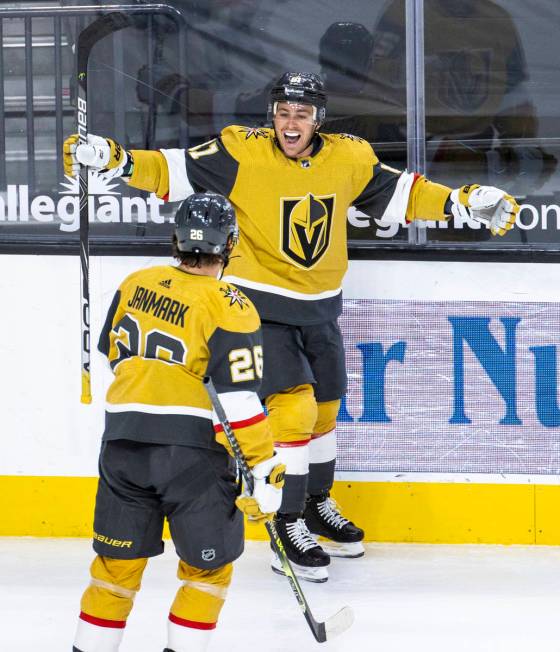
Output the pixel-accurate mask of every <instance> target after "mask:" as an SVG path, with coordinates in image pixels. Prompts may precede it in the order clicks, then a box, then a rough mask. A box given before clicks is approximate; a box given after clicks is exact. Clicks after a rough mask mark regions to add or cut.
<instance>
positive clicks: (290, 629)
mask: <svg viewBox="0 0 560 652" xmlns="http://www.w3.org/2000/svg"><path fill="white" fill-rule="evenodd" d="M166 548H167V550H166V552H165V554H164V555H162V556H161V557H157V558H155V559H153V560H151V562H150V564H149V565H148V569H147V570H146V573H145V575H144V581H143V586H142V590H141V591H140V593H139V594H138V596H137V599H136V604H135V607H134V609H133V612H132V614H131V616H130V618H129V621H128V625H127V628H126V631H125V637H124V641H123V644H122V646H121V650H122V652H149V651H154V652H161V651H162V650H163V648H164V647H165V645H164V644H165V624H166V618H167V614H168V610H169V605H170V604H171V601H172V599H173V596H174V594H175V591H176V589H177V587H178V581H177V580H176V578H175V570H176V556H175V552H174V550H173V546H172V544H171V543H170V542H167V544H166ZM92 557H93V553H92V551H91V547H90V543H89V541H87V540H85V539H32V538H4V539H1V538H0V650H1V651H2V652H55V651H56V652H64V651H65V650H66V651H68V652H70V650H71V648H72V638H73V635H74V628H75V624H76V617H77V613H78V610H79V599H80V595H81V592H82V590H83V588H84V587H85V585H86V583H87V581H88V567H89V563H90V561H91V559H92ZM269 558H270V556H269V550H268V546H267V544H266V543H262V542H250V543H248V544H247V549H246V552H245V554H244V556H243V557H242V558H241V559H240V560H239V561H238V562H237V563H236V570H235V573H234V581H233V584H232V586H231V589H230V591H229V595H228V599H227V601H226V605H225V607H224V610H223V612H222V615H221V618H220V622H219V624H218V628H217V629H216V632H215V635H214V638H213V641H212V645H211V647H210V651H209V652H218V651H221V652H226V651H227V652H296V651H297V652H303V651H307V650H310V651H316V650H324V651H325V652H364V651H367V652H369V651H371V652H376V651H379V652H428V651H429V652H459V651H462V650H465V651H466V650H468V651H469V652H498V651H499V652H559V651H560V628H559V627H558V623H559V620H560V548H554V547H544V546H534V547H529V546H510V547H503V546H482V545H481V546H473V545H468V546H435V545H408V544H369V545H368V546H367V552H366V556H365V557H364V558H362V559H357V560H343V559H333V561H332V564H331V570H330V579H329V581H328V582H327V583H326V584H319V585H313V584H309V583H307V582H304V583H302V586H303V589H304V591H305V593H306V596H307V598H308V601H309V603H310V604H311V608H312V610H313V612H314V615H315V617H316V618H317V619H324V618H325V617H328V616H329V615H331V614H332V613H334V612H335V611H337V610H338V609H339V608H340V607H342V606H343V605H345V604H348V605H351V607H352V608H353V609H354V612H355V617H356V620H355V623H354V625H353V626H352V628H351V629H350V630H349V631H347V632H346V633H345V634H343V635H342V636H340V637H339V638H337V639H334V640H333V641H330V642H327V643H324V644H318V643H316V642H315V641H314V640H313V638H312V636H311V633H310V632H309V630H308V629H307V625H306V623H305V620H304V618H303V615H302V614H301V612H300V611H299V609H298V607H297V604H296V601H295V599H294V597H293V594H292V592H291V590H290V588H289V586H288V583H287V581H286V580H285V578H282V577H279V576H277V575H274V574H273V573H272V572H271V571H270V570H269V566H268V562H269Z"/></svg>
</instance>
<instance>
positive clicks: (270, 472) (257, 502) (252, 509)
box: [235, 456, 286, 521]
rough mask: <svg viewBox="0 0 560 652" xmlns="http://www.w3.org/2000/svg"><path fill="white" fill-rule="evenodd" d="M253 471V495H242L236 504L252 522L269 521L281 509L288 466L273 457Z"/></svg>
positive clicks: (257, 465) (255, 467)
mask: <svg viewBox="0 0 560 652" xmlns="http://www.w3.org/2000/svg"><path fill="white" fill-rule="evenodd" d="M251 471H252V473H253V478H254V479H255V487H254V490H253V493H252V494H248V493H246V492H245V493H243V494H241V496H239V498H237V500H236V501H235V504H236V505H237V507H238V508H239V509H240V510H241V511H242V512H243V513H244V514H246V515H247V516H248V517H249V519H250V520H251V521H262V520H263V519H266V520H268V519H270V518H272V516H273V515H274V514H275V512H277V511H278V510H279V509H280V503H281V502H282V487H283V486H284V475H285V473H286V465H285V464H280V463H279V462H278V461H277V458H276V457H274V456H273V457H270V458H269V459H268V460H265V461H264V462H259V464H256V465H255V466H254V467H253V468H252V469H251Z"/></svg>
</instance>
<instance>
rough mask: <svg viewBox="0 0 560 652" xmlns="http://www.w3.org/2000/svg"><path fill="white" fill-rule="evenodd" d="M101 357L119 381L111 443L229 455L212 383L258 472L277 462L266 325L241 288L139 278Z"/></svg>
mask: <svg viewBox="0 0 560 652" xmlns="http://www.w3.org/2000/svg"><path fill="white" fill-rule="evenodd" d="M99 349H100V351H101V352H102V353H104V354H105V355H106V356H107V358H108V360H109V364H110V366H111V368H112V370H113V373H114V374H115V378H114V380H113V382H112V384H111V386H110V387H109V390H108V392H107V399H106V423H105V432H104V435H103V438H104V440H111V439H132V440H134V441H140V442H150V443H159V444H178V445H186V446H195V447H202V448H209V449H214V450H217V449H219V448H220V445H219V444H218V443H216V440H215V433H220V432H221V428H220V425H219V423H218V421H217V418H216V416H215V414H214V413H213V411H212V406H211V403H210V400H209V398H208V395H207V393H206V390H205V389H204V386H203V383H202V379H203V377H204V376H206V375H210V376H211V377H212V379H213V382H214V385H215V386H216V390H217V391H218V395H219V396H220V399H221V401H222V403H223V405H224V409H225V411H226V414H227V416H228V419H229V421H230V422H231V424H232V426H233V428H234V430H235V433H236V435H237V437H238V439H239V441H240V444H241V448H242V450H243V451H244V453H245V455H246V456H247V458H248V461H249V464H250V465H253V464H255V463H257V462H259V461H261V460H264V459H267V458H268V457H270V456H271V455H272V452H273V447H272V438H271V434H270V431H269V428H268V424H267V421H266V417H265V415H264V413H263V409H262V406H261V403H260V400H259V399H258V397H257V394H256V391H257V390H258V388H259V386H260V379H261V377H262V342H261V334H260V320H259V317H258V314H257V311H256V310H255V307H254V306H253V304H252V303H251V301H250V300H249V299H248V298H247V297H246V296H244V295H243V294H242V293H241V292H240V291H239V290H238V289H237V288H235V287H234V286H232V285H230V284H228V283H225V282H223V281H219V280H217V279H215V278H213V277H208V276H200V275H195V274H189V273H188V272H185V271H183V270H182V269H179V268H178V267H173V266H159V267H152V268H148V269H143V270H140V271H137V272H134V273H133V274H131V275H130V276H128V277H127V278H126V279H125V280H124V281H123V282H122V283H121V285H120V287H119V289H118V290H117V292H116V294H115V297H114V299H113V302H112V305H111V308H110V309H109V312H108V315H107V319H106V322H105V326H104V328H103V331H102V333H101V337H100V340H99ZM218 439H219V441H220V442H221V443H224V441H225V438H224V437H223V435H221V436H218Z"/></svg>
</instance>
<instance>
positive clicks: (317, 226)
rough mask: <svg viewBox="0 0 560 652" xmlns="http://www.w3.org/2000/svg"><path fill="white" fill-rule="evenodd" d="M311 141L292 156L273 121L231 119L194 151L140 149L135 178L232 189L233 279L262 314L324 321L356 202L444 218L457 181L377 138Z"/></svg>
mask: <svg viewBox="0 0 560 652" xmlns="http://www.w3.org/2000/svg"><path fill="white" fill-rule="evenodd" d="M313 145H314V147H313V152H312V154H311V156H308V157H305V158H300V159H290V158H288V157H286V156H285V155H284V153H283V152H282V150H281V149H280V148H279V147H278V145H277V143H276V139H275V135H274V130H272V129H264V128H262V129H255V128H248V127H241V126H231V127H227V128H225V129H224V130H223V131H222V133H221V135H220V137H219V138H216V139H214V140H211V141H209V142H208V143H204V144H202V145H199V146H197V147H192V148H191V149H189V150H187V151H185V150H161V153H154V152H144V151H133V152H132V155H133V158H134V172H133V175H132V178H131V180H130V183H131V185H133V186H136V187H139V188H144V189H147V190H152V191H156V192H157V193H158V194H159V195H160V196H162V197H165V198H167V199H169V200H170V201H178V200H181V199H184V198H185V197H186V196H187V194H188V192H189V191H188V190H187V189H188V188H189V185H191V184H192V186H193V187H194V188H195V190H213V191H215V192H219V193H222V194H224V195H226V196H227V197H228V198H229V200H230V201H231V202H232V204H233V205H234V207H235V210H236V214H237V219H238V223H239V231H240V240H239V245H238V246H237V248H236V251H235V255H234V257H232V259H231V262H230V265H229V267H228V268H227V270H226V276H225V279H226V280H228V281H230V282H232V283H235V284H236V285H237V286H239V287H241V288H242V289H243V291H244V292H246V293H247V294H248V296H249V297H250V298H251V299H252V300H253V301H254V303H255V305H256V307H257V310H258V311H259V314H260V316H261V319H265V320H270V321H277V322H280V323H288V324H295V325H297V324H313V323H321V322H324V321H328V320H330V319H334V318H336V317H337V316H338V315H339V314H340V311H341V307H342V301H341V285H342V279H343V277H344V274H345V272H346V269H347V265H348V256H347V242H346V219H347V211H348V209H349V207H350V206H352V205H354V206H357V207H359V208H360V210H363V211H364V212H366V213H368V214H370V215H372V216H374V217H381V216H382V215H383V216H384V217H393V218H394V219H404V218H405V216H406V217H407V218H408V219H414V218H418V217H421V218H423V219H444V205H445V201H446V199H447V197H448V196H449V193H450V189H449V188H447V187H445V186H440V185H438V184H434V183H431V182H429V181H427V180H426V179H424V178H423V177H419V175H414V174H408V173H406V172H405V173H401V172H399V171H398V170H393V169H391V168H388V167H386V166H383V164H381V163H380V162H379V160H378V158H377V156H376V155H375V152H374V151H373V149H372V147H371V145H370V144H369V143H367V142H366V141H364V140H362V139H361V138H357V137H355V136H351V135H349V134H317V135H316V136H315V139H314V143H313ZM189 182H190V183H189Z"/></svg>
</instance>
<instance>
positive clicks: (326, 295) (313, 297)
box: [222, 276, 342, 301]
mask: <svg viewBox="0 0 560 652" xmlns="http://www.w3.org/2000/svg"><path fill="white" fill-rule="evenodd" d="M222 280H223V281H226V283H233V284H234V285H242V286H244V287H246V288H251V290H260V291H261V292H270V293H271V294H279V295H281V296H283V297H288V298H290V299H299V300H300V301H317V299H330V298H331V297H336V296H337V295H338V294H340V293H341V292H342V288H337V289H336V290H325V291H324V292H319V293H318V294H304V293H303V292H296V291H295V290H286V288H280V287H278V286H277V285H269V284H268V283H258V282H257V281H249V280H248V279H246V278H240V277H239V276H224V277H223V279H222Z"/></svg>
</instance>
